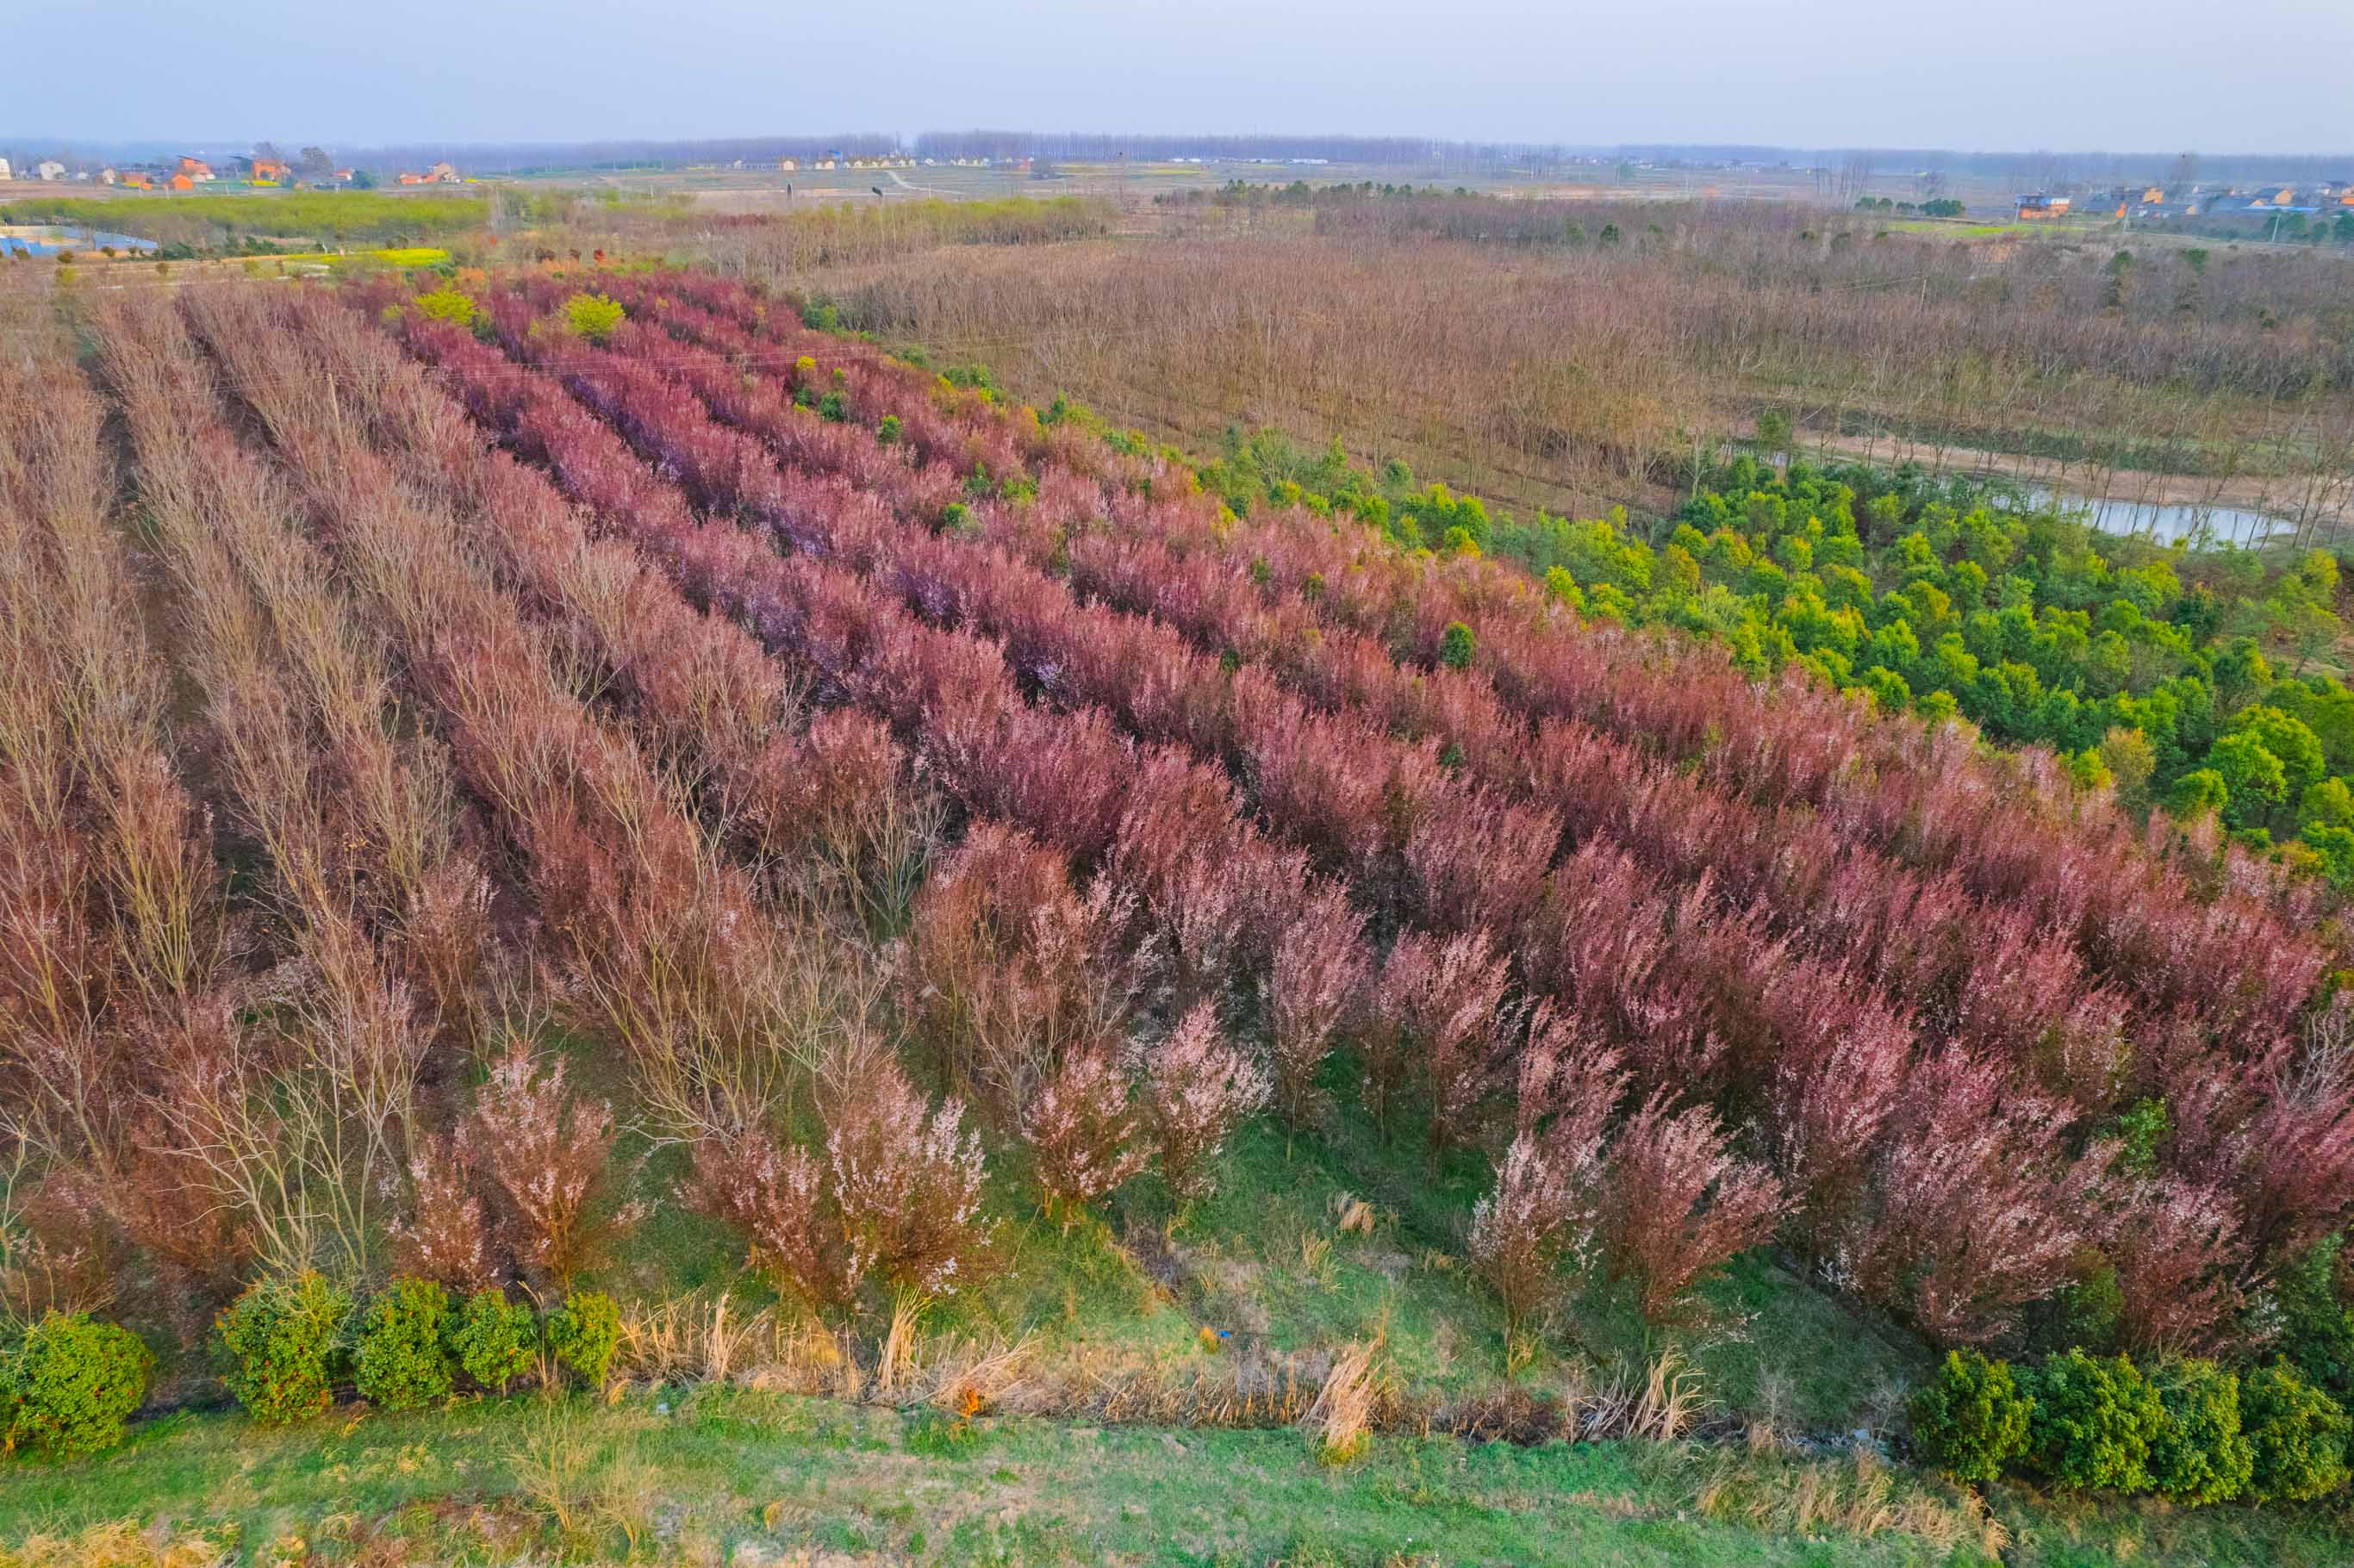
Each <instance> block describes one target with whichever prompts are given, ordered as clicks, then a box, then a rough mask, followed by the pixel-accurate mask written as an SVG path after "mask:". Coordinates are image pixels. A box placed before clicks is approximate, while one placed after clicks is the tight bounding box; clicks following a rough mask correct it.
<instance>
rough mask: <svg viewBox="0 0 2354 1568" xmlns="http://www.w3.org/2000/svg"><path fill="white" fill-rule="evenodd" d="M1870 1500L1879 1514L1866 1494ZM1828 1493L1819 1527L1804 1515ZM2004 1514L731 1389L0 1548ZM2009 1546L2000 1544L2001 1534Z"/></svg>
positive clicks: (2091, 1520)
mask: <svg viewBox="0 0 2354 1568" xmlns="http://www.w3.org/2000/svg"><path fill="white" fill-rule="evenodd" d="M1859 1488H1861V1489H1863V1490H1862V1495H1861V1499H1859V1498H1858V1496H1857V1489H1859ZM1808 1497H1820V1498H1823V1499H1828V1500H1827V1501H1825V1502H1824V1503H1823V1504H1822V1505H1820V1506H1819V1507H1817V1508H1816V1509H1815V1510H1814V1511H1812V1512H1811V1513H1808V1514H1807V1515H1806V1516H1805V1517H1804V1518H1803V1520H1802V1519H1801V1518H1800V1516H1799V1511H1798V1510H1800V1508H1801V1507H1802V1503H1801V1499H1806V1498H1808ZM1993 1501H1994V1504H1995V1510H1996V1514H1997V1516H1998V1518H1999V1520H2000V1521H2001V1524H2002V1526H2003V1530H2004V1533H2005V1534H2008V1535H2009V1537H2011V1543H2010V1545H2009V1548H2008V1550H2007V1551H2006V1552H2005V1554H2004V1559H2003V1560H2004V1561H2007V1562H2008V1563H2011V1564H2014V1565H2030V1564H2036V1565H2040V1564H2052V1565H2055V1568H2058V1565H2066V1568H2093V1565H2094V1564H2103V1565H2106V1564H2126V1563H2137V1564H2138V1563H2251V1564H2253V1563H2273V1564H2279V1565H2281V1568H2306V1565H2316V1568H2317V1565H2319V1564H2322V1563H2342V1562H2344V1561H2345V1560H2346V1552H2348V1551H2349V1547H2354V1538H2349V1536H2348V1535H2347V1534H2346V1533H2345V1531H2344V1528H2343V1522H2342V1520H2339V1519H2338V1518H2337V1517H2335V1516H2332V1515H2329V1514H2326V1513H2319V1512H2308V1511H2300V1510H2261V1511H2260V1510H2249V1509H2230V1508H2225V1509H2217V1510H2207V1511H2204V1512H2192V1511H2184V1510H2165V1509H2160V1508H2155V1507H2149V1508H2119V1507H2103V1508H2095V1507H2093V1506H2090V1505H2082V1506H2069V1505H2061V1504H2055V1503H2053V1502H2051V1501H2049V1500H2046V1499H2038V1498H2035V1497H2032V1496H2031V1495H2029V1494H2025V1493H2020V1492H2012V1491H2004V1492H2000V1493H1998V1494H1997V1496H1996V1497H1995V1498H1994V1499H1993ZM1976 1518H1977V1516H1976V1510H1974V1509H1972V1508H1971V1507H1970V1506H1969V1505H1967V1502H1966V1501H1965V1499H1962V1498H1961V1497H1960V1495H1959V1494H1956V1493H1955V1492H1953V1491H1951V1490H1950V1489H1946V1488H1944V1487H1943V1486H1942V1485H1937V1484H1934V1483H1928V1482H1923V1481H1917V1480H1912V1479H1907V1478H1903V1477H1901V1476H1898V1477H1890V1476H1888V1475H1887V1474H1886V1473H1885V1472H1882V1471H1878V1470H1876V1469H1875V1468H1873V1467H1869V1466H1867V1467H1863V1468H1861V1469H1860V1470H1859V1468H1858V1467H1857V1466H1856V1465H1855V1464H1854V1463H1853V1462H1852V1461H1850V1460H1847V1459H1844V1458H1833V1459H1825V1460H1819V1461H1802V1460H1796V1459H1775V1458H1752V1457H1739V1456H1734V1457H1729V1456H1728V1455H1726V1454H1724V1453H1722V1452H1720V1453H1710V1452H1707V1451H1702V1450H1697V1449H1691V1448H1686V1447H1681V1446H1673V1447H1670V1446H1650V1445H1642V1444H1621V1443H1605V1444H1590V1445H1579V1446H1566V1445H1563V1444H1559V1443H1553V1444H1547V1445H1543V1446H1537V1447H1529V1448H1522V1447H1514V1446H1510V1445H1506V1444H1466V1443H1459V1442H1456V1441H1454V1440H1452V1439H1447V1438H1412V1437H1385V1438H1381V1439H1378V1440H1376V1441H1375V1442H1374V1444H1373V1446H1372V1447H1371V1448H1370V1450H1369V1451H1368V1452H1367V1453H1366V1455H1365V1456H1364V1457H1363V1458H1361V1459H1359V1460H1357V1461H1355V1462H1353V1463H1352V1464H1349V1465H1345V1466H1332V1465H1327V1464H1325V1463H1323V1462H1321V1461H1320V1460H1319V1459H1318V1458H1317V1457H1315V1455H1314V1454H1313V1452H1312V1450H1311V1448H1310V1445H1309V1443H1308V1441H1307V1439H1306V1438H1305V1437H1304V1436H1302V1435H1301V1434H1299V1433H1298V1432H1296V1431H1290V1430H1274V1431H1258V1432H1234V1431H1215V1432H1205V1431H1200V1430H1172V1429H1164V1428H1154V1427H1117V1426H1095V1425H1066V1424H1059V1423H1053V1422H1045V1421H1038V1420H1027V1419H1012V1418H1003V1419H992V1418H987V1417H984V1418H981V1419H978V1420H974V1421H970V1422H953V1421H950V1420H949V1418H947V1417H945V1416H942V1415H940V1414H937V1413H935V1412H931V1411H928V1410H919V1411H913V1412H906V1413H902V1412H898V1411H894V1410H890V1409H885V1408H874V1407H862V1406H852V1405H843V1404H834V1403H832V1402H828V1401H824V1400H815V1399H806V1398H801V1397H798V1396H794V1395H789V1394H781V1393H763V1392H759V1391H757V1390H753V1389H748V1388H740V1387H721V1386H716V1385H715V1386H705V1387H702V1388H698V1389H692V1390H679V1389H663V1388H654V1389H642V1388H640V1389H633V1390H631V1391H630V1392H629V1393H626V1394H625V1395H623V1396H621V1397H619V1398H617V1399H614V1400H612V1401H610V1402H608V1401H602V1400H594V1399H589V1398H586V1397H578V1396H576V1397H573V1398H569V1399H561V1400H547V1399H543V1398H541V1397H539V1396H536V1395H518V1396H516V1397H514V1398H510V1399H506V1400H501V1401H473V1400H459V1401H455V1402H453V1403H451V1404H450V1405H448V1406H447V1407H445V1408H443V1409H440V1410H437V1411H430V1412H420V1413H415V1414H406V1415H377V1414H364V1413H363V1414H354V1413H349V1412H345V1413H338V1414H336V1415H334V1416H331V1417H329V1418H327V1419H325V1420H323V1421H320V1422H317V1423H313V1424H312V1425H307V1426H303V1427H301V1428H296V1429H293V1430H289V1431H279V1432H264V1431H258V1430H256V1429H255V1428H253V1427H252V1426H251V1425H249V1424H248V1423H247V1422H246V1421H245V1420H244V1419H243V1418H242V1417H240V1416H237V1415H234V1414H185V1415H180V1416H175V1417H173V1418H171V1419H169V1420H165V1421H162V1422H157V1423H154V1424H151V1425H147V1426H146V1427H144V1428H143V1429H142V1430H141V1431H140V1432H139V1433H138V1434H137V1435H136V1436H134V1438H133V1440H132V1442H131V1443H130V1444H128V1445H127V1446H124V1447H123V1448H122V1449H120V1450H118V1451H117V1452H115V1453H113V1454H111V1455H109V1456H106V1457H102V1458H99V1459H94V1460H85V1461H81V1462H79V1463H74V1464H62V1465H42V1464H35V1463H30V1462H20V1463H17V1464H14V1465H11V1466H9V1467H6V1468H5V1470H0V1542H7V1543H15V1542H21V1541H22V1540H24V1539H25V1538H26V1537H27V1536H28V1535H32V1534H35V1533H48V1534H52V1535H61V1534H70V1533H72V1532H74V1531H79V1530H81V1529H83V1528H85V1527H88V1526H93V1525H99V1524H103V1523H108V1522H111V1521H130V1522H131V1523H133V1524H135V1525H136V1526H139V1527H141V1528H148V1527H152V1526H154V1525H157V1524H167V1525H169V1526H170V1527H172V1528H173V1529H175V1530H178V1531H206V1532H207V1533H209V1534H210V1535H211V1536H212V1537H213V1538H214V1539H216V1540H221V1541H227V1542H233V1543H234V1544H235V1546H236V1547H237V1549H238V1560H239V1561H241V1562H248V1563H291V1562H297V1561H300V1562H304V1563H322V1564H324V1563H359V1562H365V1563H377V1564H383V1563H477V1562H516V1561H547V1560H549V1559H551V1558H555V1559H561V1560H569V1561H576V1562H620V1561H636V1562H644V1563H689V1564H702V1563H711V1564H717V1563H753V1562H777V1561H779V1560H783V1561H792V1560H793V1554H795V1553H798V1552H810V1553H811V1554H812V1555H813V1556H814V1557H815V1558H816V1559H817V1560H819V1561H827V1560H830V1559H828V1558H827V1557H826V1555H825V1554H827V1553H842V1554H845V1555H847V1556H849V1557H850V1558H851V1559H852V1560H854V1561H862V1562H891V1563H898V1562H921V1563H1033V1564H1036V1563H1072V1564H1082V1563H1085V1564H1092V1563H1108V1562H1119V1563H1172V1564H1202V1565H1206V1564H1219V1563H1238V1564H1239V1563H1278V1562H1280V1563H1293V1564H1300V1565H1305V1564H1310V1563H1332V1564H1341V1563H1366V1564H1373V1563H1449V1564H1453V1563H1527V1564H1537V1563H1561V1564H1604V1565H1615V1564H1629V1565H1633V1564H1642V1565H1659V1568H1666V1565H1668V1564H1700V1565H1710V1564H1727V1565H1729V1564H1734V1563H1742V1564H1753V1563H1754V1564H1769V1565H1770V1564H1790V1565H1800V1564H1804V1565H1808V1568H1817V1565H1820V1568H1829V1565H1834V1564H1841V1565H1843V1564H1858V1565H1862V1564H1891V1565H1895V1564H1906V1565H1911V1564H1919V1565H1923V1568H1927V1565H1932V1564H1965V1563H1989V1562H1992V1561H1994V1559H1992V1558H1991V1557H1990V1556H1989V1555H1988V1552H1987V1549H1986V1548H1987V1544H1988V1537H1987V1535H1986V1534H1985V1533H1984V1532H1983V1531H1982V1530H1981V1528H1980V1527H1979V1526H1978V1523H1977V1522H1976ZM1995 1539H1996V1540H1997V1541H1999V1540H2000V1537H1999V1536H1998V1537H1996V1538H1995Z"/></svg>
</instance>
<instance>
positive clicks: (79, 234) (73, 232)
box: [0, 223, 155, 256]
mask: <svg viewBox="0 0 2354 1568" xmlns="http://www.w3.org/2000/svg"><path fill="white" fill-rule="evenodd" d="M109 245H111V246H113V247H114V248H115V249H117V250H153V249H155V242H154V240H152V239H142V238H138V237H137V236H136V235H132V234H109V233H107V232H106V231H105V230H103V229H98V228H64V227H61V226H58V225H53V224H22V223H20V224H11V225H7V226H5V227H0V251H6V250H13V251H16V252H17V253H18V254H20V255H26V256H54V255H56V254H57V253H58V251H60V250H76V251H82V250H99V249H104V248H105V247H107V246H109Z"/></svg>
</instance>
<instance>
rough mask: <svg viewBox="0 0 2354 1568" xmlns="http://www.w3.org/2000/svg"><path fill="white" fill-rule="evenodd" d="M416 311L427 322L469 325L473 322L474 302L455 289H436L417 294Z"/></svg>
mask: <svg viewBox="0 0 2354 1568" xmlns="http://www.w3.org/2000/svg"><path fill="white" fill-rule="evenodd" d="M417 313H418V314H419V315H421V316H423V317H424V318H425V319H426V320H427V321H429V322H455V323H458V324H459V325H460V326H461V327H471V326H472V325H473V324H474V302H473V301H472V300H470V299H468V298H467V297H466V296H465V295H464V294H462V293H461V292H459V291H457V290H455V289H436V290H434V291H432V292H431V293H429V294H419V295H418V296H417Z"/></svg>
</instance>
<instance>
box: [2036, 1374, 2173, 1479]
mask: <svg viewBox="0 0 2354 1568" xmlns="http://www.w3.org/2000/svg"><path fill="white" fill-rule="evenodd" d="M2027 1393H2028V1396H2029V1398H2030V1399H2031V1401H2032V1402H2033V1405H2032V1408H2031V1410H2030V1411H2029V1412H2028V1421H2027V1456H2026V1457H2027V1465H2028V1468H2030V1469H2031V1470H2032V1471H2033V1472H2034V1473H2036V1474H2037V1475H2040V1476H2041V1477H2043V1478H2045V1479H2047V1480H2049V1481H2051V1482H2052V1484H2053V1485H2054V1486H2061V1487H2070V1488H2073V1489H2078V1490H2083V1491H2092V1490H2096V1489H2097V1490H2105V1491H2118V1492H2139V1491H2147V1490H2148V1489H2149V1445H2150V1438H2151V1437H2152V1436H2155V1435H2156V1434H2157V1432H2158V1428H2159V1427H2160V1426H2161V1425H2164V1423H2165V1421H2166V1409H2165V1407H2164V1406H2163V1405H2162V1404H2159V1403H2158V1391H2157V1390H2156V1389H2153V1388H2152V1387H2150V1385H2149V1380H2148V1379H2147V1378H2145V1377H2143V1376H2142V1374H2141V1372H2139V1371H2138V1370H2137V1368H2136V1367H2135V1366H2134V1364H2133V1361H2131V1359H2129V1358H2127V1357H2125V1356H2115V1357H2112V1358H2109V1359H2107V1360H2101V1359H2096V1358H2094V1357H2092V1356H2088V1355H2086V1354H2085V1353H2084V1351H2081V1350H2071V1351H2066V1352H2065V1353H2063V1354H2061V1355H2055V1356H2047V1357H2045V1358H2044V1361H2043V1364H2042V1365H2041V1367H2039V1368H2037V1369H2036V1370H2035V1372H2032V1373H2031V1375H2030V1376H2029V1378H2028V1381H2027Z"/></svg>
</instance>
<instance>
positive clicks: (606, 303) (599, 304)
mask: <svg viewBox="0 0 2354 1568" xmlns="http://www.w3.org/2000/svg"><path fill="white" fill-rule="evenodd" d="M628 314H629V313H628V312H627V311H625V310H623V309H622V308H621V304H620V301H618V300H609V299H607V298H606V297H605V296H604V295H602V294H575V295H573V296H572V297H571V298H570V299H568V300H567V301H565V302H564V326H565V330H566V331H567V332H569V333H570V334H572V335H573V336H575V337H578V338H586V339H587V340H588V341H589V342H590V343H598V344H601V343H609V342H610V341H611V340H612V336H613V334H614V333H616V332H617V331H619V330H620V325H621V323H622V321H623V319H624V318H626V317H627V316H628Z"/></svg>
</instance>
